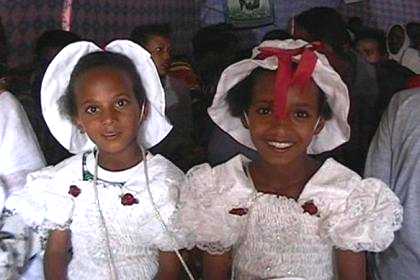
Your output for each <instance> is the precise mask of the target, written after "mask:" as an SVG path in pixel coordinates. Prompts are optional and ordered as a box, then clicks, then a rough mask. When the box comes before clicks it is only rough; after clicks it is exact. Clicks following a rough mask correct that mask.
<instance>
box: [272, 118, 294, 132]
mask: <svg viewBox="0 0 420 280" xmlns="http://www.w3.org/2000/svg"><path fill="white" fill-rule="evenodd" d="M289 124H290V118H289V117H288V115H286V116H285V117H283V118H279V117H278V116H276V115H275V114H273V115H272V117H271V126H272V127H273V128H275V129H285V128H287V127H288V126H289Z"/></svg>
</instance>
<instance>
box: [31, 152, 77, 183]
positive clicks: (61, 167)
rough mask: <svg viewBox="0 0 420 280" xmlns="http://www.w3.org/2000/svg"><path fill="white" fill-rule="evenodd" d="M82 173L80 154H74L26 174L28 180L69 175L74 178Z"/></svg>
mask: <svg viewBox="0 0 420 280" xmlns="http://www.w3.org/2000/svg"><path fill="white" fill-rule="evenodd" d="M81 173H82V154H77V155H74V156H72V157H70V158H68V159H65V160H63V161H62V162H60V163H58V164H57V165H50V166H47V167H44V168H42V169H40V170H38V171H35V172H32V173H30V174H29V175H28V182H30V181H31V180H36V179H40V178H44V179H57V180H61V179H64V178H67V177H69V176H71V177H73V178H75V177H77V176H80V174H81Z"/></svg>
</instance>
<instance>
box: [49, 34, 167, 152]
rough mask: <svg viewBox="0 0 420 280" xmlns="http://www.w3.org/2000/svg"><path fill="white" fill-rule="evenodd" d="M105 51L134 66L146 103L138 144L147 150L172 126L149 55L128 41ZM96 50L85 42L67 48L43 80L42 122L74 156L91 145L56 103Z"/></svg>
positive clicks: (85, 135)
mask: <svg viewBox="0 0 420 280" xmlns="http://www.w3.org/2000/svg"><path fill="white" fill-rule="evenodd" d="M104 49H105V51H109V52H115V53H119V54H122V55H125V56H127V57H128V58H129V59H130V60H131V61H132V62H133V64H134V65H135V67H136V69H137V72H138V74H139V76H140V79H141V82H142V85H143V88H144V91H145V94H146V97H147V101H148V116H147V118H146V119H145V120H144V121H143V122H142V124H141V126H140V127H139V130H138V141H139V143H141V145H142V146H143V147H145V148H146V149H148V148H150V147H153V146H154V145H156V144H158V143H159V142H160V141H162V140H163V139H164V138H165V137H166V136H167V135H168V133H169V132H170V130H171V128H172V126H171V125H170V124H169V122H168V121H167V120H166V118H165V93H164V91H163V88H162V84H161V82H160V78H159V74H158V72H157V70H156V66H155V64H154V63H153V60H152V58H151V55H150V53H148V52H147V51H146V50H145V49H143V48H142V47H140V46H139V45H137V44H136V43H134V42H131V41H128V40H116V41H112V42H111V43H109V44H108V45H107V46H106V47H105V48H104ZM97 51H102V49H101V48H100V47H98V46H97V45H95V44H94V43H92V42H86V41H82V42H76V43H73V44H70V45H68V46H66V47H65V48H63V49H62V50H61V51H60V52H59V53H58V54H57V55H56V56H55V57H54V59H53V61H52V62H51V63H50V65H49V66H48V68H47V71H46V72H45V75H44V78H43V80H42V87H41V105H42V115H43V116H44V119H45V122H46V123H47V125H48V128H49V129H50V131H51V133H52V134H53V135H54V137H55V138H56V139H57V140H58V142H60V144H61V145H63V147H65V148H66V149H67V150H68V151H69V152H71V153H74V154H76V153H79V152H82V151H87V150H90V149H92V148H93V147H94V144H93V142H92V141H91V140H90V139H89V137H88V136H87V134H86V133H80V131H79V130H78V128H77V126H76V125H75V124H74V122H73V121H72V120H71V119H69V117H68V116H66V115H64V114H63V113H62V110H61V109H60V104H59V102H60V98H61V97H62V96H63V95H64V94H65V92H66V90H67V86H68V83H69V81H70V76H71V73H72V72H73V69H74V67H75V66H76V64H77V63H78V61H79V59H80V58H82V57H83V56H85V55H87V54H89V53H92V52H97Z"/></svg>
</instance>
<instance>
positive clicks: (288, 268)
mask: <svg viewBox="0 0 420 280" xmlns="http://www.w3.org/2000/svg"><path fill="white" fill-rule="evenodd" d="M313 49H314V47H312V46H310V45H308V44H307V43H306V42H304V41H301V40H298V41H294V40H286V41H266V42H263V43H262V44H261V45H260V46H258V47H256V48H255V49H254V51H253V56H252V58H250V59H245V60H243V61H240V62H238V63H235V64H233V65H231V66H230V67H228V68H227V69H226V70H225V71H224V72H223V74H222V76H221V78H220V81H219V84H218V88H217V93H216V95H215V98H214V100H213V104H212V106H211V107H210V108H209V110H208V111H209V114H210V116H211V118H212V119H213V121H214V122H215V123H216V124H217V125H219V126H220V127H221V128H222V129H223V130H225V131H226V132H227V133H229V134H230V135H231V136H232V137H233V138H234V139H236V140H237V141H239V142H240V143H242V144H244V145H246V146H248V147H251V148H253V149H255V150H257V151H258V153H259V157H260V159H259V160H256V161H250V160H249V159H247V158H245V157H243V156H241V155H238V156H236V157H234V158H232V159H230V160H229V161H227V162H226V163H223V164H220V165H218V166H216V167H213V168H212V167H210V166H209V165H207V164H203V165H199V166H196V167H194V168H192V169H191V170H190V171H189V172H188V174H187V179H188V182H187V187H186V188H185V189H183V192H182V193H183V195H182V199H181V201H182V204H183V208H182V209H183V210H182V211H181V213H182V215H181V216H182V222H183V223H184V224H185V226H186V227H187V228H188V229H189V230H191V231H193V232H194V233H195V238H196V245H197V246H198V248H200V249H202V250H203V251H204V257H203V259H204V264H203V267H204V275H205V277H207V278H205V279H227V278H228V277H229V275H230V274H231V273H232V276H231V277H232V278H234V279H317V280H321V279H322V280H326V279H334V278H335V277H339V279H365V268H366V267H365V252H364V251H375V252H377V251H381V250H384V249H385V248H386V247H387V246H388V245H389V244H390V243H391V242H392V240H393V238H394V231H396V230H398V229H399V228H400V226H401V220H402V208H401V206H400V204H399V200H398V198H397V197H396V196H395V195H394V194H393V193H392V192H391V191H390V190H389V188H388V187H387V186H386V185H385V184H384V183H382V182H381V181H379V180H377V179H372V178H370V179H362V178H360V177H359V176H358V175H357V174H356V173H355V172H353V171H351V170H349V169H348V168H346V167H345V166H343V165H341V164H340V163H338V162H336V161H335V160H333V159H331V158H330V159H327V160H326V161H324V162H320V161H318V160H317V159H316V158H315V157H313V156H312V155H315V154H319V153H322V152H324V151H328V150H332V149H334V148H336V147H337V146H339V145H341V144H342V143H344V142H346V141H347V140H348V138H349V135H350V129H349V125H348V124H347V114H348V110H349V96H348V92H347V88H346V86H345V84H344V83H343V81H342V80H341V78H340V76H339V75H338V74H337V73H336V72H335V71H334V70H333V69H332V67H331V66H330V65H329V63H328V61H327V59H326V58H325V56H323V55H321V54H319V53H318V52H316V51H314V50H313ZM231 268H232V269H231Z"/></svg>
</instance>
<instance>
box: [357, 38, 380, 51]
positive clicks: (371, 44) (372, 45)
mask: <svg viewBox="0 0 420 280" xmlns="http://www.w3.org/2000/svg"><path fill="white" fill-rule="evenodd" d="M378 46H379V44H378V42H376V41H375V40H373V39H363V40H360V41H359V42H357V46H356V47H358V48H365V49H366V48H368V49H376V48H378Z"/></svg>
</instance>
